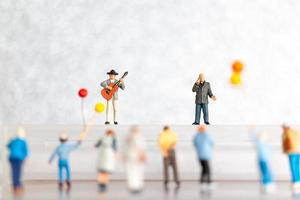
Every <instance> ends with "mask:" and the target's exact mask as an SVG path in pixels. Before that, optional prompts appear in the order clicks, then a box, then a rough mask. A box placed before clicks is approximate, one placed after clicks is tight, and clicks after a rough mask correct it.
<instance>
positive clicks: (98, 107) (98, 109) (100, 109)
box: [95, 103, 105, 113]
mask: <svg viewBox="0 0 300 200" xmlns="http://www.w3.org/2000/svg"><path fill="white" fill-rule="evenodd" d="M104 110H105V106H104V104H103V103H97V104H96V105H95V111H96V112H97V113H102V112H103V111H104Z"/></svg>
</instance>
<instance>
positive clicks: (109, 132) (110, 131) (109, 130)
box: [105, 129, 115, 136]
mask: <svg viewBox="0 0 300 200" xmlns="http://www.w3.org/2000/svg"><path fill="white" fill-rule="evenodd" d="M105 134H106V135H107V136H115V132H114V131H113V130H111V129H108V130H107V131H106V132H105Z"/></svg>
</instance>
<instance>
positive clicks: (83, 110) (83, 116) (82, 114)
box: [81, 98, 87, 132]
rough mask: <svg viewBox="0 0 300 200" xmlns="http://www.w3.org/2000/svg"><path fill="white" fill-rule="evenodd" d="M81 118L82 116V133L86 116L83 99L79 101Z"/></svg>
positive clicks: (84, 129) (84, 128)
mask: <svg viewBox="0 0 300 200" xmlns="http://www.w3.org/2000/svg"><path fill="white" fill-rule="evenodd" d="M81 116H82V123H83V132H85V131H86V128H87V127H86V115H85V108H84V99H83V98H82V99H81Z"/></svg>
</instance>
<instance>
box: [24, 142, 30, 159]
mask: <svg viewBox="0 0 300 200" xmlns="http://www.w3.org/2000/svg"><path fill="white" fill-rule="evenodd" d="M24 154H25V157H27V156H28V154H29V153H28V145H27V142H26V141H24Z"/></svg>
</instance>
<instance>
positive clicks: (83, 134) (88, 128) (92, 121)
mask: <svg viewBox="0 0 300 200" xmlns="http://www.w3.org/2000/svg"><path fill="white" fill-rule="evenodd" d="M96 116H97V114H94V115H93V116H92V117H91V119H90V120H89V122H88V123H87V124H86V127H85V129H84V130H83V132H81V133H80V140H83V139H85V138H86V137H87V135H88V134H89V132H90V131H91V128H92V126H94V125H95V123H96Z"/></svg>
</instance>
